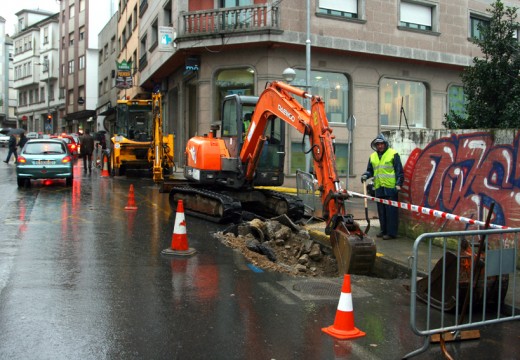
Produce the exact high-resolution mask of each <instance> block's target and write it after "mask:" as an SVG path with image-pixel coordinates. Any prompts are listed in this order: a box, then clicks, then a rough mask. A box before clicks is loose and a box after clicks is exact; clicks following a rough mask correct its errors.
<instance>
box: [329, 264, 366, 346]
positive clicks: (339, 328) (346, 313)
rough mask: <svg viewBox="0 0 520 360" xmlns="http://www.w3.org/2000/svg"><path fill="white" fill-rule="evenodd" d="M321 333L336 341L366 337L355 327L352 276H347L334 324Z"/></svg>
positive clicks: (344, 280)
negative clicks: (351, 286) (351, 287)
mask: <svg viewBox="0 0 520 360" xmlns="http://www.w3.org/2000/svg"><path fill="white" fill-rule="evenodd" d="M321 331H323V332H324V333H327V334H329V335H330V336H332V337H335V338H336V339H355V338H358V337H362V336H365V333H364V332H363V331H361V330H359V329H357V328H356V327H355V326H354V309H353V306H352V293H351V290H350V275H348V274H346V275H345V277H344V279H343V286H342V287H341V296H340V297H339V304H338V310H337V311H336V319H335V320H334V324H333V325H331V326H329V327H326V328H322V329H321Z"/></svg>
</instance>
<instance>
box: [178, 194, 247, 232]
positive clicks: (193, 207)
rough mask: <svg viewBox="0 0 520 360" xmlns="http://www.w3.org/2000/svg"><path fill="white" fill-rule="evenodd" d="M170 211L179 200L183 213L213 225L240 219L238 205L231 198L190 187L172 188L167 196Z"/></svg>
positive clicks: (240, 209) (239, 207)
mask: <svg viewBox="0 0 520 360" xmlns="http://www.w3.org/2000/svg"><path fill="white" fill-rule="evenodd" d="M169 200H170V206H171V208H172V209H175V208H176V207H177V202H178V201H179V200H182V201H183V205H184V211H185V212H186V213H187V214H188V215H192V216H196V217H199V218H202V219H205V220H209V221H212V222H215V223H229V222H237V221H239V220H240V218H241V211H242V208H241V206H240V203H239V202H237V201H235V200H234V199H233V198H232V197H230V196H228V195H225V194H221V193H217V192H214V191H210V190H207V189H201V188H195V187H192V186H179V187H173V188H172V189H171V191H170V195H169Z"/></svg>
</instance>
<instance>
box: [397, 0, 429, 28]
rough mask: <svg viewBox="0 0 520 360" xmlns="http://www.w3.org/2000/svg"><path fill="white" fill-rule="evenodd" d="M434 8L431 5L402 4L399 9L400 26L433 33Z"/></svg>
mask: <svg viewBox="0 0 520 360" xmlns="http://www.w3.org/2000/svg"><path fill="white" fill-rule="evenodd" d="M432 19H433V7H432V5H429V4H423V3H415V2H414V3H411V2H404V1H403V2H401V4H400V7H399V26H402V27H405V28H409V29H417V30H428V31H431V30H432V29H433V27H432V23H433V21H432Z"/></svg>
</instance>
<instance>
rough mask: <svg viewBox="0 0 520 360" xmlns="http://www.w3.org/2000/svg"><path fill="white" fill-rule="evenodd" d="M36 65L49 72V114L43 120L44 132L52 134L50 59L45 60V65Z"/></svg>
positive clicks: (47, 89) (47, 90) (47, 87)
mask: <svg viewBox="0 0 520 360" xmlns="http://www.w3.org/2000/svg"><path fill="white" fill-rule="evenodd" d="M36 65H43V69H44V71H46V72H47V81H46V82H47V86H46V92H47V114H46V115H45V119H44V120H43V128H44V130H46V131H48V133H49V134H50V133H51V132H52V113H51V107H50V101H51V67H50V64H49V58H45V59H43V63H36Z"/></svg>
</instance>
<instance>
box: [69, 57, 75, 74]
mask: <svg viewBox="0 0 520 360" xmlns="http://www.w3.org/2000/svg"><path fill="white" fill-rule="evenodd" d="M69 74H74V60H70V61H69Z"/></svg>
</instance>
